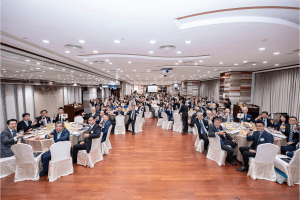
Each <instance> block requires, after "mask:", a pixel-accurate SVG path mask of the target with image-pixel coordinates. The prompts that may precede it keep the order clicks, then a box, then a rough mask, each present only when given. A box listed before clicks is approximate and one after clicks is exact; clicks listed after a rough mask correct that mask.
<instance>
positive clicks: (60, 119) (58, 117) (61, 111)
mask: <svg viewBox="0 0 300 200" xmlns="http://www.w3.org/2000/svg"><path fill="white" fill-rule="evenodd" d="M64 112H65V111H64V108H63V107H59V108H58V113H57V114H55V115H54V118H53V119H52V122H53V123H56V122H65V121H67V119H66V118H64V117H63V114H64Z"/></svg>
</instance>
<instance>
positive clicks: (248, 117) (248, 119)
mask: <svg viewBox="0 0 300 200" xmlns="http://www.w3.org/2000/svg"><path fill="white" fill-rule="evenodd" d="M242 111H243V114H244V117H243V118H240V119H239V122H240V123H241V122H252V121H253V119H252V115H250V114H248V108H247V107H243V108H242ZM236 119H237V117H236Z"/></svg>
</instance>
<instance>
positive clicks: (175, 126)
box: [173, 113, 183, 133]
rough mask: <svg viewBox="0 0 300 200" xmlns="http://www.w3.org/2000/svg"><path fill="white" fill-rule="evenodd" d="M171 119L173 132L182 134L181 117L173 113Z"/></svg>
mask: <svg viewBox="0 0 300 200" xmlns="http://www.w3.org/2000/svg"><path fill="white" fill-rule="evenodd" d="M173 118H174V124H173V131H176V132H180V133H182V131H183V126H182V121H181V116H180V115H179V114H176V113H175V114H173Z"/></svg>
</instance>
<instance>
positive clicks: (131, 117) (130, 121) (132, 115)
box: [125, 106, 138, 135]
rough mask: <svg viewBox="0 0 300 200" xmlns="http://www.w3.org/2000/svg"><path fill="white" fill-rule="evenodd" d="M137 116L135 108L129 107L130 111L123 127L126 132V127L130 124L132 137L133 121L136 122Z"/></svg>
mask: <svg viewBox="0 0 300 200" xmlns="http://www.w3.org/2000/svg"><path fill="white" fill-rule="evenodd" d="M137 114H138V111H136V110H135V106H131V110H130V111H129V112H128V113H127V115H129V119H128V121H127V122H126V124H125V127H126V131H128V126H129V124H131V129H132V135H134V134H135V132H134V128H135V127H134V125H135V120H136V116H137Z"/></svg>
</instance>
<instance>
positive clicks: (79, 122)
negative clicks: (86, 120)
mask: <svg viewBox="0 0 300 200" xmlns="http://www.w3.org/2000/svg"><path fill="white" fill-rule="evenodd" d="M74 122H76V123H78V124H83V117H82V116H76V117H75V118H74Z"/></svg>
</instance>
